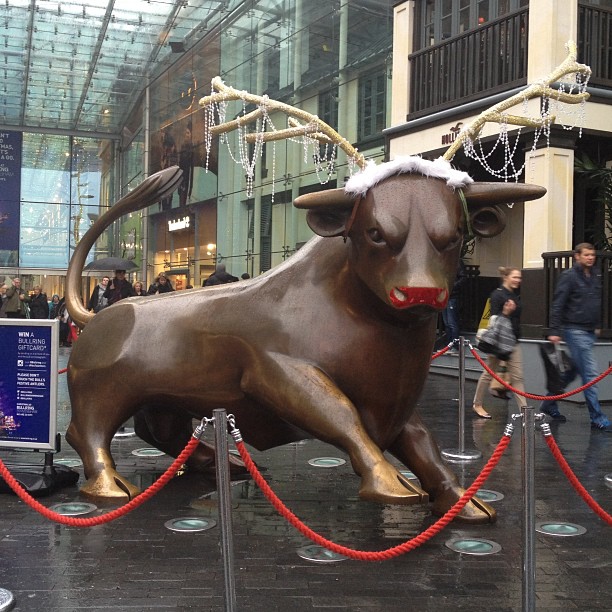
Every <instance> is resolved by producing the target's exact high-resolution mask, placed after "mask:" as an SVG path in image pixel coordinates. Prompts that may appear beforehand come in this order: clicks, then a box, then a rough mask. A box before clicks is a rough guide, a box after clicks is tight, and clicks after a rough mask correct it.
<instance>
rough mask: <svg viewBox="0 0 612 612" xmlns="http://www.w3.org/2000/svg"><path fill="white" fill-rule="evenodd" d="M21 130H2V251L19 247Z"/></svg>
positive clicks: (0, 135) (0, 149)
mask: <svg viewBox="0 0 612 612" xmlns="http://www.w3.org/2000/svg"><path fill="white" fill-rule="evenodd" d="M22 136H23V135H22V133H21V132H0V251H18V249H19V202H20V200H21V145H22Z"/></svg>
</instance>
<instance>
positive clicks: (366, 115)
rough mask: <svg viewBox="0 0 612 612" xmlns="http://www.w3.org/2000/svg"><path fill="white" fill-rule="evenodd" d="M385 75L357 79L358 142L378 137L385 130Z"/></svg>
mask: <svg viewBox="0 0 612 612" xmlns="http://www.w3.org/2000/svg"><path fill="white" fill-rule="evenodd" d="M386 84H387V75H386V73H384V72H383V73H382V74H380V73H376V74H371V75H367V76H363V77H361V78H360V79H359V129H358V135H357V138H358V140H360V141H361V140H365V139H367V138H372V137H373V136H380V133H381V132H382V131H383V129H384V128H385V114H386V113H385V110H386V105H387V101H386Z"/></svg>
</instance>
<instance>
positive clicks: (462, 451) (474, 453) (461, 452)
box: [441, 336, 482, 462]
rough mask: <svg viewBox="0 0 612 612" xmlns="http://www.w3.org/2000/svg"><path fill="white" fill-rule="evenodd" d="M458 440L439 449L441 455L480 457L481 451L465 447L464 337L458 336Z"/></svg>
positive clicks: (464, 458) (463, 458) (461, 458)
mask: <svg viewBox="0 0 612 612" xmlns="http://www.w3.org/2000/svg"><path fill="white" fill-rule="evenodd" d="M458 415H459V440H458V446H457V448H456V449H446V450H443V451H441V452H442V456H443V457H444V458H445V459H447V460H448V461H454V462H460V461H473V460H474V459H480V458H481V457H482V453H481V452H480V451H479V450H477V449H472V450H466V448H465V339H464V337H463V336H460V337H459V412H458Z"/></svg>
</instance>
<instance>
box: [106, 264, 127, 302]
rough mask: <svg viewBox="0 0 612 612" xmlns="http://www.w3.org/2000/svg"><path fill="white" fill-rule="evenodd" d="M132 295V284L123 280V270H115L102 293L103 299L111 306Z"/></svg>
mask: <svg viewBox="0 0 612 612" xmlns="http://www.w3.org/2000/svg"><path fill="white" fill-rule="evenodd" d="M133 294H134V289H133V288H132V283H130V281H129V280H127V279H126V278H125V270H115V276H114V277H113V278H112V279H111V280H110V281H109V283H108V285H107V287H106V290H105V291H104V297H105V298H106V299H107V300H108V305H109V306H111V305H112V304H115V303H116V302H118V301H119V300H123V299H125V298H128V297H130V296H131V295H133Z"/></svg>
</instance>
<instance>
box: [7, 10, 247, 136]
mask: <svg viewBox="0 0 612 612" xmlns="http://www.w3.org/2000/svg"><path fill="white" fill-rule="evenodd" d="M0 1H1V2H2V4H1V5H0V128H2V127H4V128H10V127H11V126H21V127H28V128H33V129H41V128H42V129H49V130H68V131H70V132H88V133H92V134H93V133H97V134H117V133H119V132H120V130H121V126H122V125H123V124H124V123H125V120H126V117H127V115H128V113H129V112H130V110H131V107H132V105H133V103H134V102H135V100H136V98H137V97H138V96H139V94H140V92H141V91H142V89H143V85H144V82H145V81H146V78H147V76H151V77H153V76H155V74H156V73H158V72H159V70H161V69H162V68H164V67H167V66H168V65H170V64H171V63H172V62H173V61H174V60H175V59H178V58H179V57H180V54H181V53H183V52H184V51H185V50H187V49H189V48H190V47H191V46H192V45H193V44H195V42H197V40H199V39H201V38H202V37H203V36H204V35H205V34H206V32H207V31H210V30H211V29H212V28H214V27H215V25H217V24H218V23H219V21H220V20H221V19H223V18H225V17H227V16H228V15H230V14H231V13H232V11H233V10H235V9H236V8H237V7H239V5H241V4H242V2H241V0H225V1H223V0H221V1H204V0H190V1H188V0H174V1H172V0H84V1H81V0H61V1H58V0H53V1H52V0H0Z"/></svg>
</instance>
